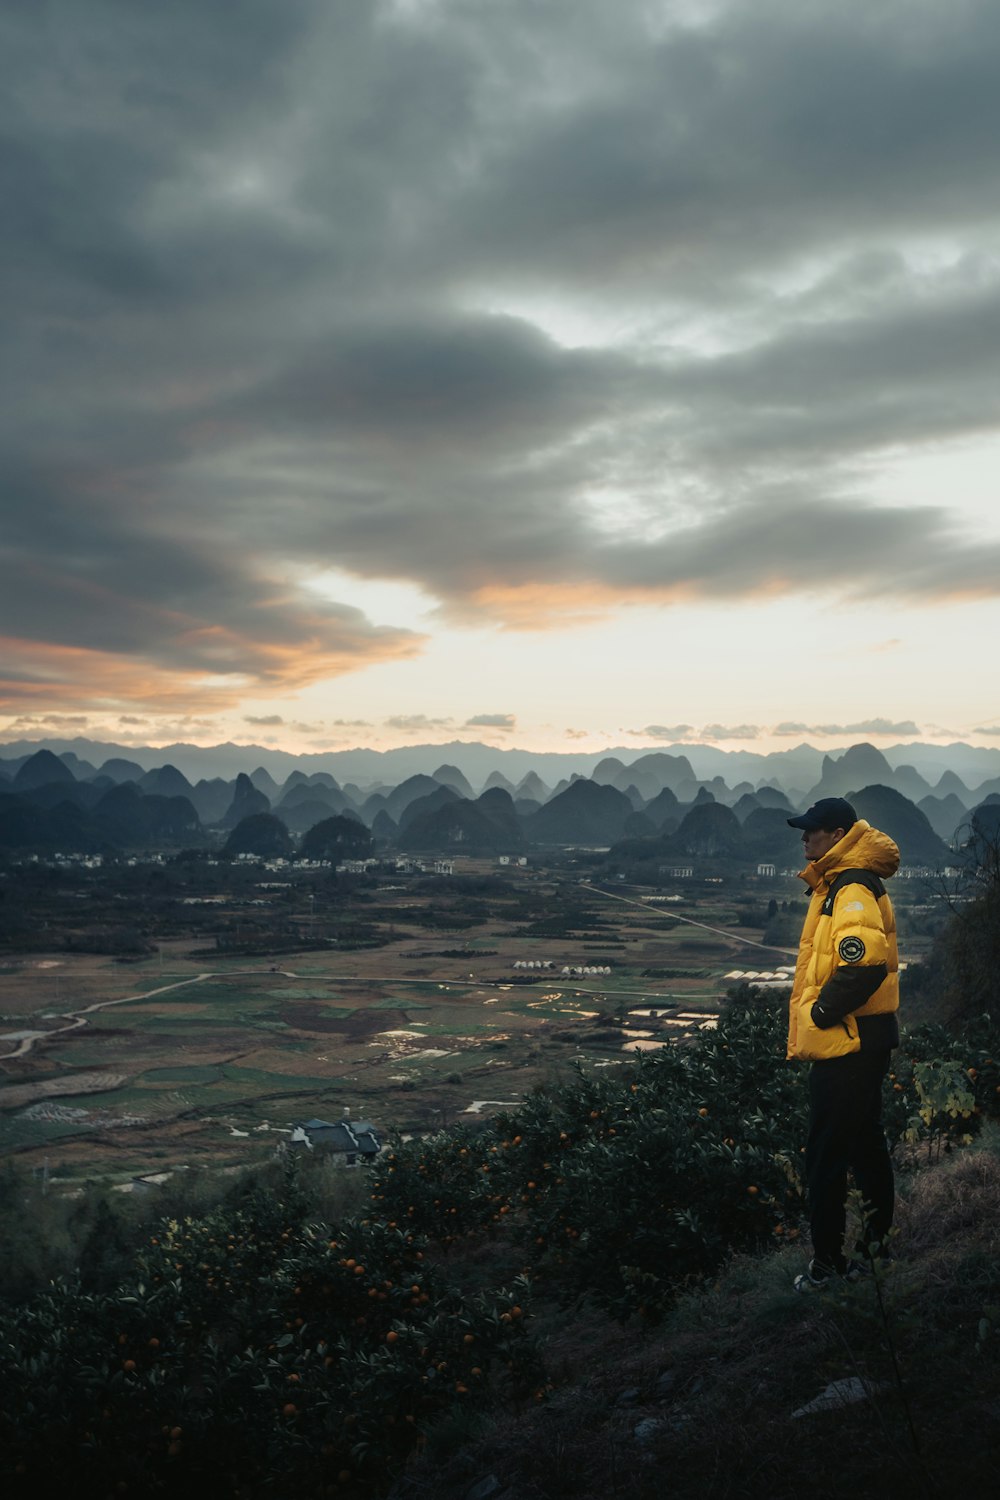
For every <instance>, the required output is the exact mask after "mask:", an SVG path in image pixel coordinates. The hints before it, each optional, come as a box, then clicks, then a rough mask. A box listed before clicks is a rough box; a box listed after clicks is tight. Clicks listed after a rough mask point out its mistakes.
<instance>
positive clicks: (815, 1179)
mask: <svg viewBox="0 0 1000 1500" xmlns="http://www.w3.org/2000/svg"><path fill="white" fill-rule="evenodd" d="M788 825H789V827H790V828H799V829H801V830H802V847H803V851H804V853H805V856H806V859H807V860H808V863H807V865H806V867H805V869H804V870H802V871H801V872H800V879H802V880H804V881H805V882H806V884H807V885H808V886H809V888H810V890H811V891H812V899H811V900H810V902H809V910H808V912H807V913H806V919H805V923H804V924H803V928H802V937H801V939H800V941H799V955H798V961H797V963H796V965H795V981H794V984H793V986H792V997H791V1002H790V1006H789V1025H788V1056H789V1057H790V1058H802V1059H804V1060H806V1061H808V1062H810V1063H811V1064H812V1067H811V1068H810V1070H809V1103H810V1111H809V1135H808V1140H807V1144H806V1184H807V1188H808V1194H809V1221H810V1230H811V1234H812V1245H813V1259H812V1260H811V1261H810V1263H809V1267H808V1269H807V1270H806V1271H804V1272H803V1273H802V1275H801V1276H797V1277H796V1279H795V1288H796V1291H808V1290H810V1289H811V1288H813V1287H818V1286H822V1285H823V1284H824V1283H825V1282H828V1281H830V1280H831V1279H832V1278H834V1277H837V1276H847V1277H849V1278H852V1279H853V1278H854V1277H856V1276H857V1275H858V1274H860V1272H861V1271H862V1270H866V1269H868V1266H869V1263H868V1262H867V1261H866V1260H862V1261H861V1262H858V1261H854V1260H850V1261H849V1260H848V1259H847V1258H846V1257H845V1255H844V1232H845V1228H846V1222H847V1213H846V1198H847V1174H848V1172H851V1173H852V1174H853V1177H854V1181H855V1184H856V1186H857V1187H858V1189H859V1191H860V1193H861V1196H862V1199H863V1202H864V1205H865V1214H866V1219H865V1228H864V1233H863V1241H864V1244H863V1246H862V1248H863V1251H864V1253H865V1254H866V1255H867V1254H869V1253H870V1247H871V1246H873V1245H874V1246H877V1247H878V1249H876V1251H875V1253H876V1254H877V1255H880V1256H881V1257H884V1256H885V1255H886V1254H887V1252H886V1238H887V1236H888V1233H889V1230H890V1228H891V1226H892V1214H893V1198H894V1185H893V1175H892V1163H891V1161H890V1159H889V1148H888V1146H887V1144H886V1139H885V1132H884V1131H883V1129H882V1082H883V1080H884V1078H885V1076H886V1073H887V1072H888V1070H889V1058H890V1055H891V1052H892V1049H893V1047H896V1046H898V1045H899V1023H898V1019H897V1011H898V1009H899V958H898V952H897V948H896V919H895V916H894V915H893V910H892V903H891V901H890V900H889V897H888V896H887V895H886V892H885V886H884V885H883V884H882V882H883V881H884V880H886V879H888V878H889V876H891V875H894V874H895V873H896V871H897V869H898V868H899V850H898V848H897V847H896V845H895V843H894V842H893V841H892V839H891V838H889V837H888V836H887V835H886V834H884V833H879V831H878V830H877V829H876V828H872V827H871V825H870V824H869V823H866V822H865V820H864V819H863V818H859V817H858V816H857V814H856V813H855V811H854V808H853V807H852V806H851V804H850V803H849V802H847V801H845V800H844V798H843V797H823V798H821V799H820V801H818V802H816V803H815V804H814V806H812V807H810V808H808V809H807V811H806V812H804V813H802V814H800V816H798V817H796V818H789V819H788Z"/></svg>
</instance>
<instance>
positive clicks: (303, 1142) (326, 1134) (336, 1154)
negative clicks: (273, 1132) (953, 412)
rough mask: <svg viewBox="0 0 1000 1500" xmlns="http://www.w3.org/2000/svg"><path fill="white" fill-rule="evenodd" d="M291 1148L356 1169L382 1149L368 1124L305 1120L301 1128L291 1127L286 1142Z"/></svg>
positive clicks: (373, 1128)
mask: <svg viewBox="0 0 1000 1500" xmlns="http://www.w3.org/2000/svg"><path fill="white" fill-rule="evenodd" d="M290 1144H291V1145H292V1146H298V1147H305V1149H306V1150H307V1151H321V1152H323V1154H324V1155H329V1156H330V1158H331V1160H332V1161H334V1162H337V1163H338V1164H340V1165H342V1166H345V1167H359V1166H361V1165H362V1164H363V1163H364V1162H369V1161H374V1160H375V1158H376V1156H377V1155H378V1154H379V1152H380V1151H381V1149H382V1142H381V1140H380V1139H379V1135H378V1132H377V1131H376V1129H375V1126H374V1125H372V1124H371V1123H370V1121H368V1120H351V1119H349V1118H347V1117H346V1116H345V1118H344V1119H342V1120H337V1121H336V1122H332V1121H330V1120H315V1119H314V1120H306V1122H305V1124H304V1125H293V1127H292V1134H291V1138H290Z"/></svg>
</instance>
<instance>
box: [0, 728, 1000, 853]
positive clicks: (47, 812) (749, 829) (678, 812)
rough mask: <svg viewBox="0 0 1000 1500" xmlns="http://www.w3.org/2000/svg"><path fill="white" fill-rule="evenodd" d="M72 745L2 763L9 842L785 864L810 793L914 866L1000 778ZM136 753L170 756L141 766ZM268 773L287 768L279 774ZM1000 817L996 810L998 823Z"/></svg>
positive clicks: (641, 759) (0, 808)
mask: <svg viewBox="0 0 1000 1500" xmlns="http://www.w3.org/2000/svg"><path fill="white" fill-rule="evenodd" d="M75 743H76V745H77V748H76V749H74V750H62V751H61V752H59V753H57V752H56V751H55V750H54V749H52V748H49V747H48V746H43V747H40V748H38V747H36V748H35V749H34V750H32V751H30V752H25V753H22V754H19V755H17V756H14V757H11V758H8V759H5V760H0V849H6V850H10V851H22V852H23V851H37V852H43V851H55V850H61V851H63V852H80V853H97V852H105V851H107V852H111V851H114V850H122V849H130V848H131V849H135V848H147V849H148V848H158V847H168V846H174V847H177V846H184V845H198V844H211V845H213V846H215V847H218V846H219V845H221V844H223V843H225V842H226V841H227V840H228V841H229V844H230V846H231V847H233V848H234V849H236V848H238V847H242V845H241V844H240V841H241V840H246V839H248V838H249V839H251V844H250V846H249V847H250V848H251V849H252V848H254V847H255V846H254V844H253V842H252V841H253V840H260V841H261V842H262V846H263V847H266V848H267V849H268V850H273V849H276V848H280V849H289V850H290V849H291V848H292V847H293V840H294V839H306V838H308V840H309V841H310V843H311V844H312V845H314V846H316V847H325V843H324V841H327V842H329V841H332V843H331V847H336V848H338V849H342V848H344V847H346V846H347V845H350V846H351V847H352V848H353V847H367V846H370V845H371V844H372V841H373V840H374V841H376V843H377V844H378V845H379V846H381V847H382V848H387V849H393V848H395V849H398V850H405V851H412V852H417V851H425V852H430V851H448V850H454V851H460V852H463V853H491V852H497V853H499V852H508V853H510V852H514V851H517V850H521V849H523V848H529V847H531V846H546V845H555V846H558V845H567V844H574V845H582V846H589V847H592V848H602V847H609V846H612V845H614V846H617V845H620V844H621V843H622V842H623V841H624V842H625V843H626V844H628V846H629V849H630V851H631V852H630V854H629V857H630V858H634V859H635V860H638V861H640V862H643V861H650V860H652V861H655V860H657V859H661V858H662V859H664V860H666V861H668V862H669V861H673V860H676V859H685V858H688V857H698V858H706V859H715V858H736V859H741V860H744V861H753V860H763V861H772V860H774V861H779V862H780V863H782V864H788V863H790V862H792V861H794V859H795V858H796V857H797V844H798V839H797V836H796V835H795V834H794V833H793V831H792V830H790V829H789V828H788V826H787V822H786V819H787V817H788V815H789V813H790V812H791V811H792V810H793V809H794V808H801V807H804V806H806V805H807V804H808V803H810V802H813V801H815V800H816V798H817V797H824V796H850V797H851V798H852V799H853V800H854V802H855V805H856V807H857V810H858V813H859V816H861V817H866V818H868V820H869V821H870V822H873V823H875V824H876V825H877V826H879V827H882V828H884V830H885V831H886V832H887V833H889V834H891V835H892V836H893V837H895V838H896V839H897V841H898V842H899V844H900V846H901V848H902V850H903V855H904V861H905V862H906V863H908V864H911V865H929V866H932V867H934V866H940V865H942V864H946V863H948V860H949V849H948V844H949V843H950V842H951V841H952V840H953V839H954V838H955V835H956V833H958V831H959V830H960V829H962V828H964V827H966V826H967V825H968V822H969V818H970V816H975V817H977V818H979V816H980V813H981V812H983V811H984V810H985V809H986V807H987V806H988V805H990V804H1000V775H994V776H992V777H989V778H987V779H986V780H979V779H978V776H976V777H973V776H972V775H969V772H968V770H967V766H968V764H969V763H970V762H968V761H966V763H965V765H963V769H965V770H966V774H967V775H969V781H968V782H967V781H965V780H963V779H962V777H961V776H960V775H959V774H958V772H957V771H956V770H955V769H954V767H953V766H949V767H948V768H947V769H945V770H943V771H940V770H939V774H938V775H937V778H936V780H935V781H933V782H932V781H931V779H930V775H929V774H925V771H926V772H928V773H931V774H933V772H932V767H931V766H930V765H929V764H928V763H926V762H925V768H924V771H921V770H920V769H918V767H917V766H916V765H914V764H913V758H912V751H913V750H914V748H915V747H913V746H907V747H900V748H901V749H906V750H907V751H909V752H911V759H910V760H908V761H899V762H897V763H896V764H895V765H893V764H892V763H891V762H890V760H889V759H888V757H887V756H886V755H884V754H883V753H882V752H881V751H879V750H877V749H876V748H875V747H874V746H873V745H869V744H859V745H852V746H850V747H849V748H848V749H847V750H845V751H844V752H843V753H842V754H840V755H820V754H819V753H818V752H816V751H812V750H811V749H809V747H802V751H803V753H802V754H800V756H799V759H798V760H797V761H795V760H792V759H791V757H792V756H793V755H794V754H795V752H783V753H782V754H781V755H780V756H758V757H756V759H757V761H758V766H757V769H758V770H759V771H760V770H763V771H770V773H771V774H769V775H766V776H758V777H757V778H756V779H754V780H751V779H750V778H749V777H747V776H743V777H742V778H741V779H739V780H736V779H734V780H732V781H729V780H727V779H726V777H725V776H723V775H722V774H721V773H719V772H715V773H714V774H712V775H708V776H706V775H705V770H706V769H711V767H708V768H706V767H705V766H704V764H703V763H702V764H701V766H700V774H699V757H698V755H697V754H696V753H694V752H695V750H696V749H703V748H704V747H675V748H676V753H673V752H670V751H653V752H645V753H642V754H639V755H637V756H633V757H631V758H630V759H629V760H627V761H626V760H624V759H623V758H622V755H611V754H608V755H604V756H602V757H600V758H597V759H596V761H595V758H594V757H580V756H568V757H559V756H548V757H538V758H536V760H535V761H534V762H532V763H531V764H530V765H529V764H528V762H527V758H526V757H525V759H524V760H522V761H521V762H520V763H518V762H516V761H515V760H513V759H511V758H509V757H512V756H514V755H516V754H524V752H512V751H508V752H506V755H507V756H508V759H507V760H506V761H505V762H504V764H505V766H506V771H505V770H502V769H500V768H499V767H498V766H497V765H496V764H495V761H496V759H497V758H498V755H499V754H500V753H501V752H497V751H492V750H488V749H487V747H484V746H482V745H477V746H475V747H473V748H474V749H475V750H476V751H477V753H481V755H482V757H483V763H482V764H481V765H480V766H479V768H478V769H477V768H476V767H475V766H473V765H472V764H470V762H469V760H468V759H466V758H465V757H464V756H463V755H462V753H461V752H462V751H464V750H466V749H468V748H469V747H467V746H460V745H450V746H447V747H444V748H445V749H446V750H448V751H450V752H451V755H450V758H449V760H447V761H445V762H442V761H441V760H440V757H441V753H442V747H441V746H418V747H415V749H414V751H413V752H412V753H413V754H414V755H416V752H417V751H419V752H420V753H421V755H426V757H427V759H428V760H429V761H431V762H433V761H434V760H437V761H438V762H439V763H438V764H437V765H436V767H435V768H434V769H433V770H432V771H431V772H430V774H428V773H426V772H424V771H416V772H413V773H411V774H409V775H407V776H404V777H403V778H402V779H400V780H398V781H396V782H394V783H393V782H391V781H389V780H386V779H384V778H385V776H386V775H387V774H389V771H390V769H391V767H390V766H389V765H387V764H386V762H387V761H388V760H389V758H390V757H391V756H395V755H396V754H397V752H387V753H386V755H384V756H382V757H381V758H380V765H381V770H382V777H383V779H380V780H377V781H375V782H372V781H367V782H359V781H349V780H344V781H343V782H340V781H338V780H337V778H336V776H335V775H334V774H333V773H332V772H331V771H329V770H326V769H323V770H320V769H316V767H315V761H316V759H317V758H318V757H299V758H298V760H297V763H295V764H294V768H293V769H291V770H288V769H287V765H288V763H289V762H290V761H291V760H292V758H291V757H288V758H287V760H286V764H285V765H277V764H275V762H274V760H273V759H272V760H271V764H270V767H268V766H265V765H263V764H260V765H257V766H254V767H253V769H252V770H250V771H249V772H248V771H246V770H239V771H237V772H236V773H235V775H233V776H231V777H227V776H225V775H220V774H215V775H212V776H202V777H200V778H199V779H198V780H196V781H192V780H191V779H190V777H189V776H188V775H187V774H186V773H185V771H184V770H182V769H181V768H180V767H178V766H177V765H175V764H173V763H170V762H166V761H163V760H160V759H159V758H160V757H162V756H164V754H165V752H164V751H150V750H146V751H142V752H135V751H131V752H125V751H124V749H123V747H121V746H92V747H91V748H93V749H95V750H97V751H101V750H104V749H111V750H114V751H115V752H116V753H115V754H113V755H110V756H108V757H106V758H104V759H100V757H99V756H98V755H95V757H94V759H93V760H91V759H88V758H85V757H84V755H83V753H82V751H83V748H84V745H85V744H86V743H87V742H82V743H81V742H79V741H77V742H75ZM230 748H232V747H228V746H217V747H213V750H207V751H202V752H199V754H200V755H201V756H203V757H210V756H212V755H213V754H214V755H215V757H216V759H215V769H216V770H218V769H219V768H220V767H221V765H222V764H224V761H223V759H222V757H223V756H224V755H225V754H226V753H227V752H228V751H229V749H230ZM959 748H961V749H964V750H966V751H970V752H971V749H972V747H969V746H963V747H959ZM806 750H808V753H809V755H810V756H811V757H812V760H811V762H809V761H807V760H806V759H805V755H804V752H805V751H806ZM119 752H120V753H119ZM431 752H433V753H432V754H431ZM262 753H266V752H262ZM369 753H371V754H374V753H375V752H369ZM401 753H402V752H400V754H401ZM623 754H624V752H623ZM984 754H985V757H986V758H987V759H986V761H985V763H984V762H983V761H979V762H978V768H979V771H980V772H981V771H982V770H983V769H986V770H989V769H990V768H991V763H990V759H989V758H990V757H992V756H994V755H996V756H997V757H998V758H1000V752H993V751H987V752H984ZM139 755H142V757H143V760H145V761H149V760H155V761H158V762H159V763H157V764H155V765H153V766H150V767H148V768H146V767H144V764H143V760H140V759H139V758H138V757H139ZM487 756H488V757H489V763H490V769H489V770H488V771H487V770H486V760H485V757H487ZM133 757H134V758H133ZM250 758H251V759H252V757H250ZM324 758H325V759H326V760H327V761H328V762H329V761H330V760H334V759H336V757H333V756H328V757H324ZM459 759H463V760H464V761H465V765H464V768H463V766H462V765H459V764H457V763H456V762H457V761H458V760H459ZM958 759H959V761H960V763H961V758H958ZM775 760H779V761H780V762H781V769H782V771H783V772H785V773H786V774H787V773H788V772H789V769H791V772H792V773H793V774H795V775H797V776H799V777H800V778H801V782H800V784H793V783H792V782H791V778H790V776H789V779H788V780H787V781H786V782H785V783H784V784H781V782H780V779H779V776H778V775H777V774H776V769H777V768H776V767H775V765H774V761H775ZM539 762H541V764H540V765H539ZM566 762H569V763H570V764H571V765H576V766H579V765H580V764H581V763H582V764H584V765H586V766H587V769H588V771H589V775H587V774H583V773H582V772H581V771H580V770H579V769H574V770H571V771H570V773H569V774H568V775H565V774H564V775H563V776H561V777H560V778H559V779H558V780H557V781H554V782H553V781H547V780H545V779H543V774H542V773H543V772H544V774H545V776H548V777H552V776H553V775H554V772H555V771H556V770H560V769H561V770H563V771H565V769H566ZM189 768H190V762H189ZM211 768H212V764H211V762H209V764H208V766H207V769H211ZM727 769H728V770H729V773H730V775H731V776H734V777H735V773H736V772H737V771H744V772H745V771H746V770H747V757H746V756H744V755H741V756H740V757H739V758H737V757H735V756H734V757H733V758H732V760H731V761H730V763H729V764H728V766H727ZM934 769H938V768H937V767H935V768H934ZM518 770H520V771H521V772H522V774H521V775H520V779H519V780H517V781H516V782H515V781H514V780H513V779H512V777H511V776H510V775H508V774H507V772H510V773H516V772H517V771H518ZM275 772H278V773H279V775H280V774H281V773H285V774H284V775H283V776H282V779H281V780H279V779H277V778H276V776H275V774H274V773H275ZM970 782H973V783H974V784H973V785H970V784H969V783H970ZM477 783H478V790H477ZM977 809H978V810H979V811H977ZM993 812H994V807H993V806H990V816H991V817H992V815H993ZM233 840H236V843H235V844H234V843H233ZM257 852H261V851H260V850H257Z"/></svg>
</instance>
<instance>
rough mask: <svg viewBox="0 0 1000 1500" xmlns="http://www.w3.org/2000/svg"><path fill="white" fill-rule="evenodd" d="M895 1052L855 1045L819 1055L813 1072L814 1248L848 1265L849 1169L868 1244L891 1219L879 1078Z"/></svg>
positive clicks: (809, 1149)
mask: <svg viewBox="0 0 1000 1500" xmlns="http://www.w3.org/2000/svg"><path fill="white" fill-rule="evenodd" d="M889 1056H890V1054H889V1053H888V1052H886V1051H883V1050H881V1049H880V1050H878V1051H874V1052H850V1053H848V1054H847V1056H846V1057H831V1058H828V1059H826V1060H824V1061H823V1062H815V1063H813V1065H812V1068H811V1069H810V1071H809V1102H810V1112H809V1139H808V1142H807V1144H806V1182H807V1184H808V1188H809V1223H810V1229H811V1231H812V1242H813V1254H814V1255H815V1257H816V1259H817V1260H818V1261H821V1262H822V1263H823V1265H825V1266H829V1267H830V1268H831V1269H832V1270H834V1271H843V1269H844V1266H845V1264H846V1262H845V1257H844V1229H845V1225H846V1217H847V1216H846V1210H845V1200H846V1198H847V1173H848V1171H851V1172H852V1173H853V1174H854V1182H855V1185H856V1186H857V1188H858V1190H859V1191H860V1193H861V1197H862V1200H863V1202H864V1205H865V1214H866V1219H865V1227H864V1231H863V1235H862V1240H863V1243H864V1244H865V1245H868V1244H870V1243H871V1242H872V1241H874V1240H882V1241H884V1239H885V1236H886V1235H887V1234H888V1232H889V1229H890V1227H891V1225H892V1207H893V1179H892V1163H891V1161H890V1159H889V1148H888V1146H887V1145H886V1140H885V1132H884V1131H883V1129H882V1080H883V1079H884V1078H885V1075H886V1073H887V1072H888V1070H889Z"/></svg>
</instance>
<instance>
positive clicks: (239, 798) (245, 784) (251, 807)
mask: <svg viewBox="0 0 1000 1500" xmlns="http://www.w3.org/2000/svg"><path fill="white" fill-rule="evenodd" d="M270 810H271V804H270V802H269V801H268V799H267V798H266V797H265V796H264V793H263V792H259V791H258V790H257V788H256V787H255V786H254V784H253V782H252V781H251V780H250V777H249V776H248V775H247V774H246V772H245V771H241V772H240V774H239V775H238V776H237V778H236V786H235V787H234V789H233V800H232V802H231V803H230V804H229V806H228V808H227V809H226V811H225V812H224V813H223V815H222V817H221V818H220V819H219V826H220V827H221V828H236V827H237V826H238V825H239V824H240V823H241V822H242V821H243V820H244V818H250V817H253V816H254V815H255V814H257V813H267V812H270Z"/></svg>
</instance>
